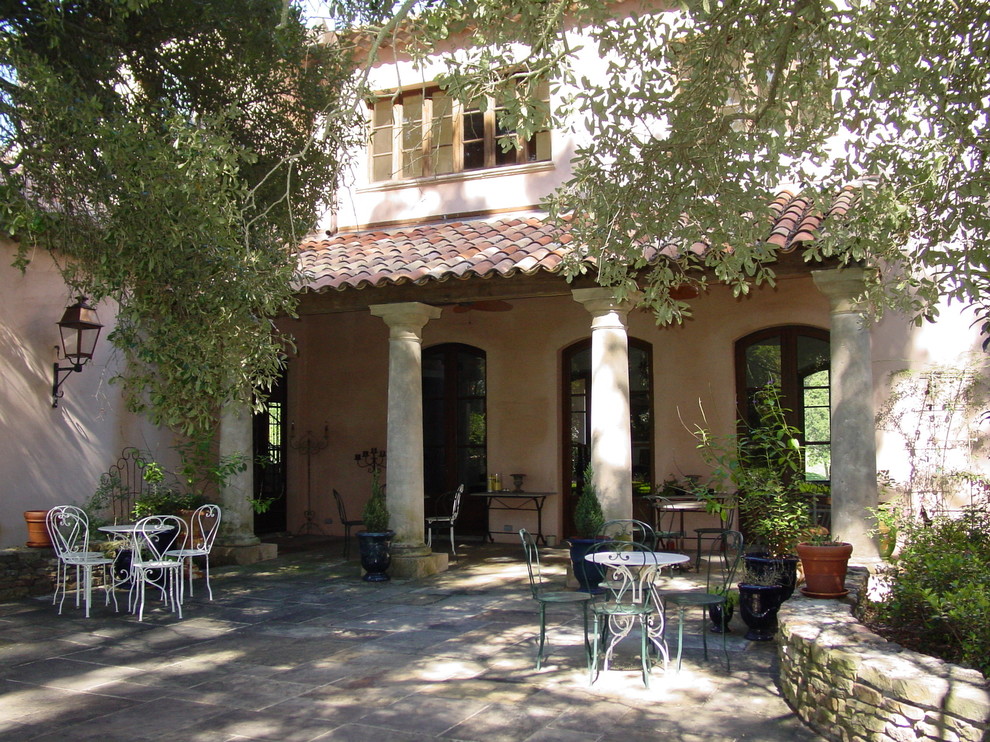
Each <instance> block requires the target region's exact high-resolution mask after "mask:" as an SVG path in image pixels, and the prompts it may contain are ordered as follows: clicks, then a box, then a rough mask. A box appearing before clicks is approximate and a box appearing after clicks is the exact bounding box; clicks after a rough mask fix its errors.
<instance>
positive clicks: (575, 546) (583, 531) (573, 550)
mask: <svg viewBox="0 0 990 742" xmlns="http://www.w3.org/2000/svg"><path fill="white" fill-rule="evenodd" d="M603 525H605V516H604V514H603V513H602V505H601V501H600V500H599V499H598V490H597V489H596V488H595V484H594V470H593V469H592V467H591V464H588V466H587V467H585V470H584V481H583V482H582V485H581V494H580V496H579V497H578V501H577V506H576V507H575V508H574V532H575V534H576V535H575V536H574V537H572V538H569V539H567V542H568V544H569V546H570V555H571V567H572V569H573V571H574V577H575V579H576V580H577V581H578V585H579V589H580V590H581V591H582V592H586V593H596V592H599V591H600V590H601V588H600V587H599V585H600V584H601V581H602V576H603V573H602V568H601V567H600V566H599V565H597V564H592V563H591V562H589V561H588V560H587V559H585V556H586V555H587V553H588V551H589V550H590V549H591V548H592V546H594V545H595V544H596V543H597V542H598V541H599V538H598V533H599V531H600V530H601V528H602V526H603Z"/></svg>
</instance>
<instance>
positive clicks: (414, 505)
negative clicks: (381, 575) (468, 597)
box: [370, 302, 447, 578]
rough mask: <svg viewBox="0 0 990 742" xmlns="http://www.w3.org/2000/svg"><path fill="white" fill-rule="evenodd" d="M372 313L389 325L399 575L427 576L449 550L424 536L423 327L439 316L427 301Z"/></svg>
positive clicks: (391, 474) (392, 510) (391, 483)
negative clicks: (431, 545)
mask: <svg viewBox="0 0 990 742" xmlns="http://www.w3.org/2000/svg"><path fill="white" fill-rule="evenodd" d="M370 309H371V314H372V315H374V316H375V317H381V318H382V319H383V320H384V321H385V324H387V325H388V327H389V340H388V435H387V438H386V441H387V445H386V451H387V452H388V469H387V480H386V484H387V489H386V501H387V503H388V511H389V527H390V528H391V529H392V530H393V531H395V538H394V539H393V541H392V566H391V568H390V570H389V571H390V573H391V574H392V575H393V576H395V577H400V578H403V577H405V578H412V577H425V576H426V575H431V574H436V573H437V572H441V571H443V570H444V569H446V566H447V555H446V553H442V554H440V553H438V554H433V553H431V550H430V548H429V547H428V546H427V545H426V542H425V540H424V532H425V531H424V527H425V518H424V511H423V335H422V332H423V327H424V326H425V325H426V323H427V322H429V321H430V320H431V319H437V318H438V317H439V316H440V311H441V310H440V309H439V308H437V307H432V306H430V305H428V304H420V303H418V302H406V303H401V304H376V305H374V306H372V307H370Z"/></svg>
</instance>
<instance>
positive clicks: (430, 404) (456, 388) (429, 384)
mask: <svg viewBox="0 0 990 742" xmlns="http://www.w3.org/2000/svg"><path fill="white" fill-rule="evenodd" d="M423 457H424V459H423V489H424V493H425V495H426V497H427V502H426V503H425V510H426V512H427V514H430V513H431V511H432V507H433V505H434V503H435V499H436V497H437V496H438V495H442V494H443V493H446V492H451V491H452V490H453V489H454V488H456V487H457V486H458V485H459V484H461V483H463V484H464V487H465V491H466V492H482V491H484V490H485V489H486V487H485V477H486V476H487V473H488V410H487V378H486V360H485V352H484V351H483V350H481V349H480V348H475V347H473V346H471V345H464V344H462V343H445V344H443V345H435V346H433V347H431V348H427V349H425V350H424V351H423ZM440 507H441V508H443V507H449V504H447V503H442V504H441V505H440ZM487 532H488V520H487V512H486V510H485V502H484V498H481V497H465V498H463V500H462V502H461V511H460V515H459V517H458V521H457V533H458V535H459V536H460V535H461V534H472V535H478V536H481V535H484V534H485V533H487Z"/></svg>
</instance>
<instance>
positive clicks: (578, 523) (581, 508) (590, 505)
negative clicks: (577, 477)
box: [574, 464, 605, 538]
mask: <svg viewBox="0 0 990 742" xmlns="http://www.w3.org/2000/svg"><path fill="white" fill-rule="evenodd" d="M593 478H594V470H593V469H592V468H591V464H588V466H586V467H585V469H584V485H583V486H582V488H581V496H580V497H578V501H577V506H576V507H575V508H574V529H575V530H576V531H577V536H578V538H594V537H595V536H597V535H598V532H599V531H600V530H601V527H602V526H603V525H604V524H605V516H604V515H603V514H602V505H601V503H600V502H599V501H598V490H596V489H595V484H594V481H593Z"/></svg>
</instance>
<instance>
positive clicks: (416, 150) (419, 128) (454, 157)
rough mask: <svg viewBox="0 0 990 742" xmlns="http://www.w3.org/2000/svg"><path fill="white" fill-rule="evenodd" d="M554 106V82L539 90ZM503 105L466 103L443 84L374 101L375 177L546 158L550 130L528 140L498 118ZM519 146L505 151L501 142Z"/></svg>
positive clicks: (431, 173) (411, 175) (445, 172)
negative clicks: (439, 86) (552, 85)
mask: <svg viewBox="0 0 990 742" xmlns="http://www.w3.org/2000/svg"><path fill="white" fill-rule="evenodd" d="M540 93H541V98H542V99H543V100H544V102H546V103H547V105H548V107H549V100H550V92H549V86H547V85H546V84H544V85H543V86H541V88H540ZM500 110H501V105H500V103H499V102H498V101H497V100H496V99H494V98H488V99H487V100H486V101H485V104H484V105H482V104H481V102H480V101H479V102H475V103H473V104H471V105H467V106H465V105H462V104H461V103H459V102H458V101H457V100H455V99H453V98H451V97H450V96H448V95H447V94H446V93H444V92H443V91H442V90H440V89H439V88H426V89H423V88H419V89H417V90H410V91H407V92H404V93H397V94H395V95H390V96H387V97H381V98H378V99H377V100H374V101H373V102H372V103H371V143H370V160H371V180H372V182H376V183H378V182H383V181H389V180H404V179H407V178H427V177H432V176H438V175H448V174H451V173H461V172H469V171H472V170H481V169H484V168H495V167H506V166H509V165H522V164H525V163H529V162H546V161H548V160H549V159H550V131H549V130H543V131H538V132H537V133H536V134H534V135H533V136H532V137H530V138H528V139H524V138H522V137H521V136H519V135H517V133H516V132H515V131H513V130H510V129H507V128H505V127H504V126H502V125H500V124H499V122H498V118H499V115H498V114H499V111H500ZM507 139H508V140H511V141H512V142H514V143H515V145H516V146H512V147H509V148H508V149H505V148H504V147H503V146H502V142H504V141H506V140H507Z"/></svg>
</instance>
